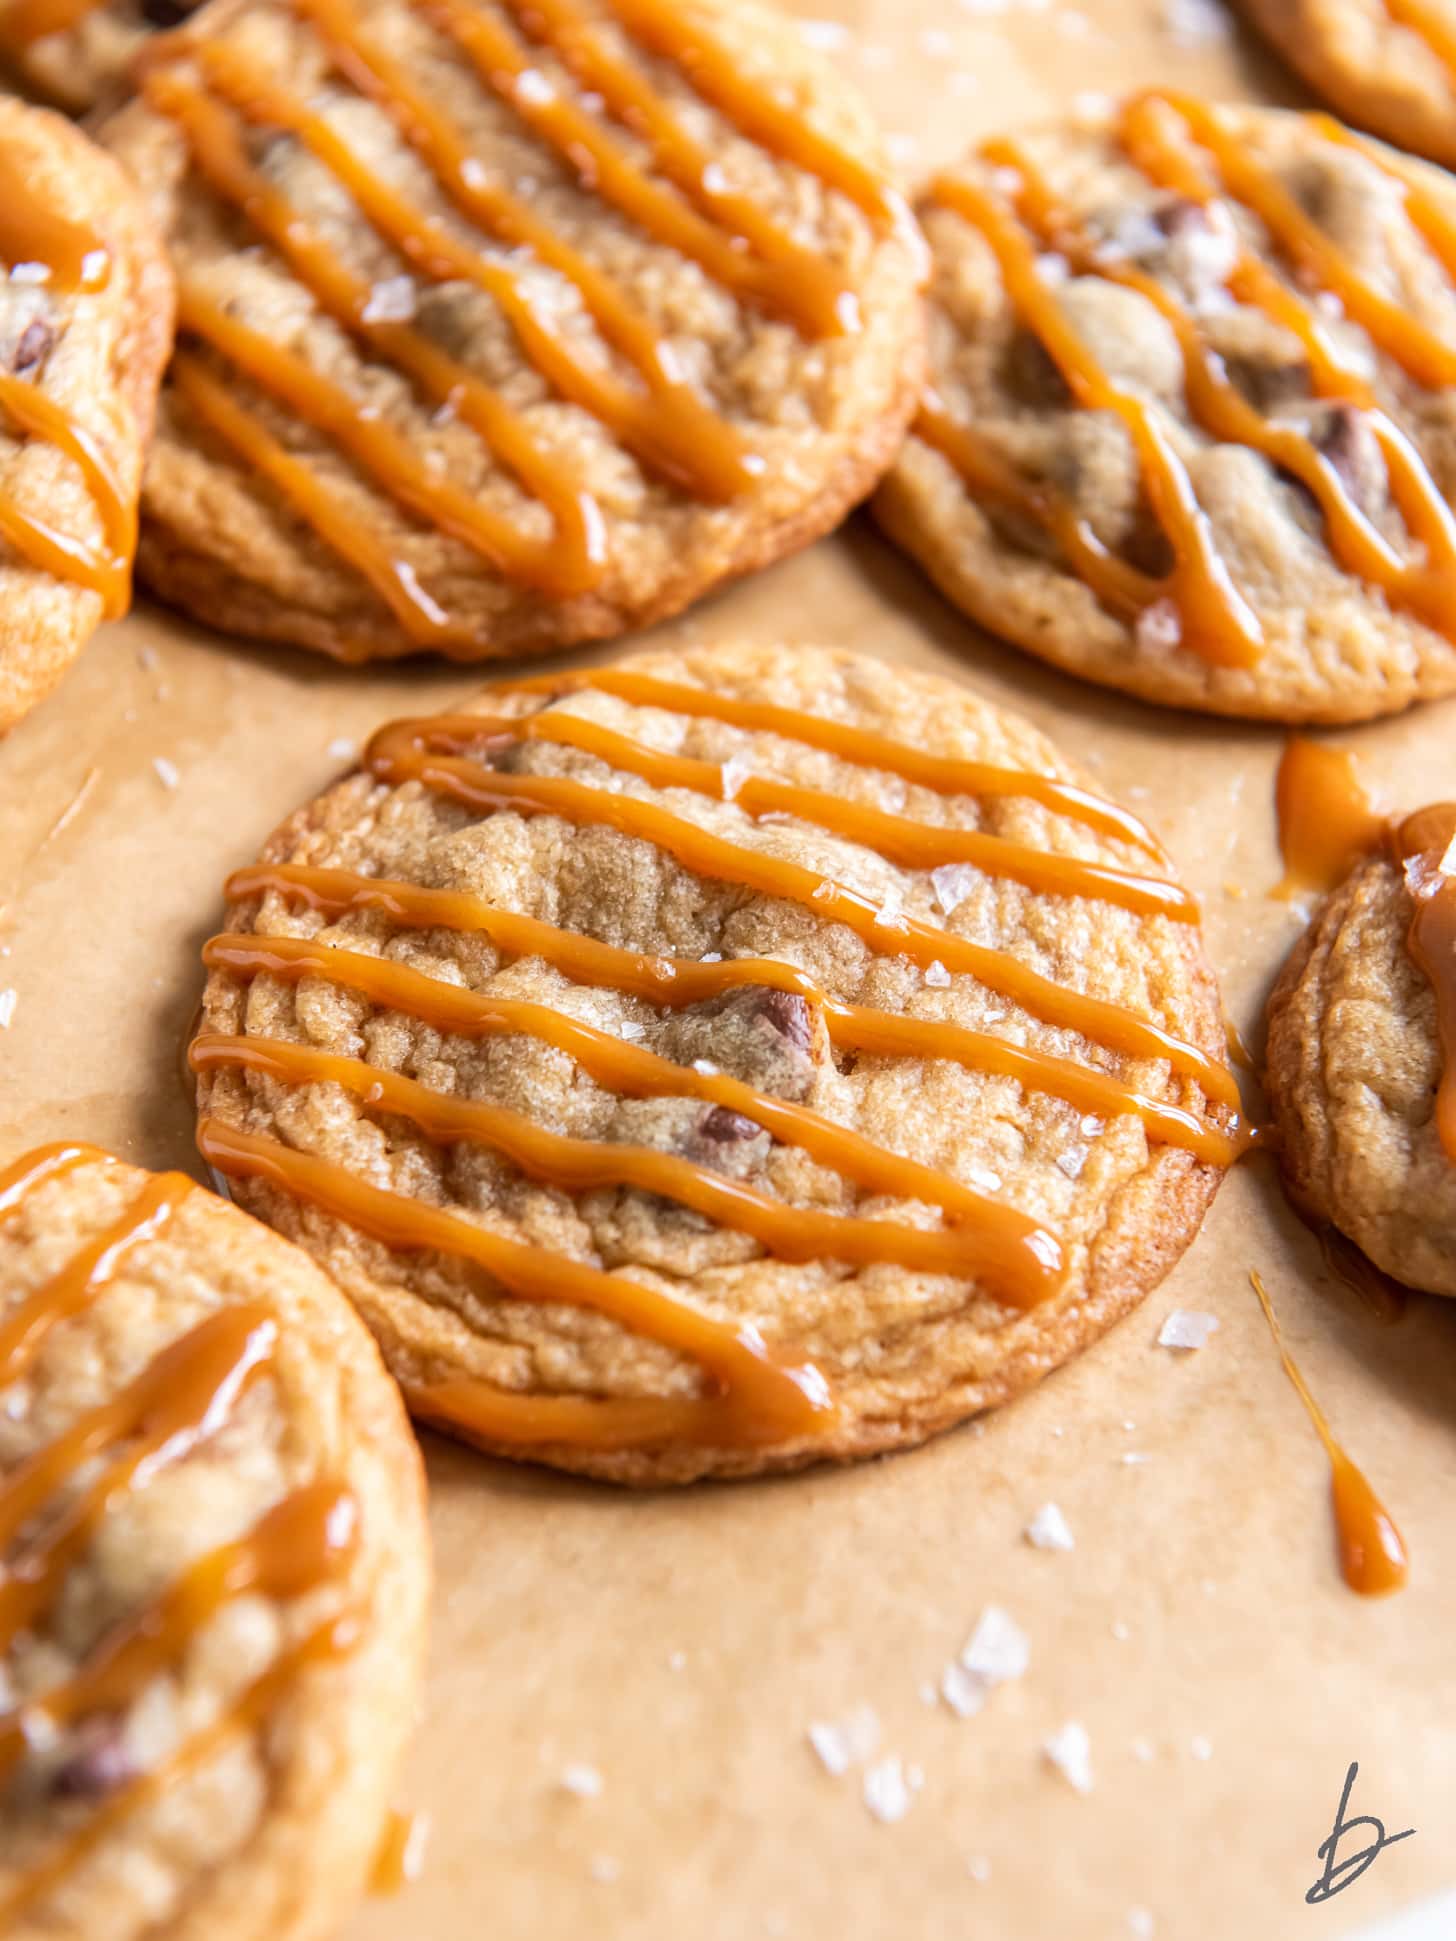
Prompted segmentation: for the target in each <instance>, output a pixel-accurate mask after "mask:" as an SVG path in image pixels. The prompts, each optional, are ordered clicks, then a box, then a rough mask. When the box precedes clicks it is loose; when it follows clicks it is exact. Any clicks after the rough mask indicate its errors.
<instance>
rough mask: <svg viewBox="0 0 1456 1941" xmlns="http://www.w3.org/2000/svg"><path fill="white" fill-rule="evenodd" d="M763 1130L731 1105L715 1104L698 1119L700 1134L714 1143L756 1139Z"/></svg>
mask: <svg viewBox="0 0 1456 1941" xmlns="http://www.w3.org/2000/svg"><path fill="white" fill-rule="evenodd" d="M762 1130H763V1128H762V1127H761V1126H757V1125H755V1124H754V1122H753V1120H752V1119H746V1118H745V1117H744V1116H743V1114H742V1113H741V1112H734V1111H733V1110H732V1109H731V1108H730V1107H729V1106H726V1105H715V1106H713V1107H711V1108H710V1110H708V1111H707V1112H705V1113H704V1114H703V1116H702V1118H701V1119H700V1120H699V1121H698V1136H699V1138H702V1139H707V1140H710V1141H711V1142H712V1143H713V1144H714V1145H721V1146H728V1145H734V1144H736V1143H737V1141H738V1140H740V1139H756V1138H757V1137H758V1135H759V1133H760V1132H761V1131H762Z"/></svg>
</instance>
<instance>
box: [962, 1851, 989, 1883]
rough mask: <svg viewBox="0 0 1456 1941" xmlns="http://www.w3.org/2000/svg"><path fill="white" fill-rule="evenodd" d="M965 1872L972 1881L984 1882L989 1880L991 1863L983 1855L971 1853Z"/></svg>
mask: <svg viewBox="0 0 1456 1941" xmlns="http://www.w3.org/2000/svg"><path fill="white" fill-rule="evenodd" d="M966 1872H967V1873H968V1874H969V1875H970V1877H971V1879H972V1880H975V1881H981V1882H983V1883H984V1882H985V1881H988V1880H989V1879H990V1878H991V1863H990V1861H989V1860H988V1859H987V1858H986V1856H985V1854H983V1853H973V1854H972V1855H971V1856H970V1858H969V1859H968V1860H967V1862H966Z"/></svg>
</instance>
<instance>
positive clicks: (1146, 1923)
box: [1127, 1907, 1154, 1941]
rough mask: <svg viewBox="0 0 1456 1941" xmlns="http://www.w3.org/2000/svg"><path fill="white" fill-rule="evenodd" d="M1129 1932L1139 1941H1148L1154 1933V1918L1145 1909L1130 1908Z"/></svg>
mask: <svg viewBox="0 0 1456 1941" xmlns="http://www.w3.org/2000/svg"><path fill="white" fill-rule="evenodd" d="M1127 1931H1128V1933H1129V1934H1133V1935H1136V1936H1137V1937H1138V1941H1148V1937H1149V1936H1150V1935H1151V1934H1152V1933H1153V1931H1154V1929H1153V1917H1152V1915H1151V1914H1149V1912H1148V1910H1147V1909H1146V1908H1145V1907H1130V1908H1129V1909H1128V1910H1127Z"/></svg>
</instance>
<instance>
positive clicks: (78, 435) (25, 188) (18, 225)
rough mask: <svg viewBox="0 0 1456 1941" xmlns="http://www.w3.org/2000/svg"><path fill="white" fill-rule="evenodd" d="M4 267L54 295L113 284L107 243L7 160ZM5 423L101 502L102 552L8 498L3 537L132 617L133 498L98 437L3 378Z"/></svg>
mask: <svg viewBox="0 0 1456 1941" xmlns="http://www.w3.org/2000/svg"><path fill="white" fill-rule="evenodd" d="M0 261H3V262H4V264H5V265H6V266H7V267H8V268H9V269H10V270H11V271H12V272H13V271H14V270H15V269H16V268H17V267H18V266H20V265H25V266H26V267H27V268H28V269H31V270H37V269H41V270H44V271H45V284H46V287H47V288H48V289H50V290H53V291H55V292H56V293H57V294H58V295H68V294H75V293H81V294H91V293H94V292H96V291H99V290H102V289H104V288H105V287H106V284H107V282H108V280H109V278H110V275H111V259H110V257H109V255H108V254H107V251H106V249H105V248H104V247H103V245H102V243H101V241H100V239H99V238H98V237H97V236H96V235H95V234H94V233H93V232H92V231H91V230H89V229H87V228H85V227H83V226H82V225H81V224H80V223H75V222H71V221H68V220H67V219H66V218H65V217H64V216H60V215H57V214H55V213H54V212H53V211H51V210H48V209H45V208H43V207H42V206H41V204H40V202H39V201H38V200H37V197H36V194H35V189H34V186H33V184H31V183H30V182H29V181H28V180H27V179H26V177H25V175H24V173H23V171H21V170H20V169H19V168H18V167H17V166H16V164H15V161H14V159H13V157H6V156H0ZM0 414H3V415H4V417H6V418H7V419H8V420H9V421H10V424H11V425H12V427H13V428H14V431H15V433H16V434H18V435H20V436H22V437H25V438H37V439H41V440H43V441H44V442H45V443H47V444H51V445H54V446H55V447H56V448H57V450H59V451H61V452H63V453H64V454H65V456H66V457H67V458H68V459H70V461H71V462H72V464H73V465H75V466H76V467H77V469H78V470H79V471H80V473H81V476H82V478H83V479H84V481H85V483H86V488H87V490H88V491H89V492H90V494H91V496H92V498H93V500H94V501H95V504H96V511H97V515H98V517H99V519H100V521H101V527H102V534H103V544H102V545H101V546H100V547H96V546H92V545H90V544H89V543H88V542H86V541H85V540H82V539H78V538H76V537H74V536H73V535H71V534H69V533H64V532H59V531H57V530H56V528H55V527H53V526H51V525H48V524H47V523H46V522H45V521H44V520H43V519H37V518H36V517H34V516H33V515H32V514H31V513H28V512H25V511H22V509H21V508H20V507H19V506H18V505H16V504H15V503H14V502H13V501H12V500H10V499H9V498H6V497H0V537H3V538H4V539H5V540H6V541H7V542H8V544H9V545H10V547H11V548H12V549H13V550H14V551H15V552H16V553H17V554H18V555H19V556H20V558H21V559H23V560H25V561H26V563H27V564H28V565H30V566H33V567H35V568H37V569H38V570H40V571H42V572H46V573H49V574H51V576H52V577H53V578H55V579H58V580H63V581H66V582H69V583H71V584H73V585H77V586H82V587H84V588H86V589H87V591H89V592H92V593H96V594H98V595H99V596H100V598H101V601H102V605H103V608H104V610H105V612H106V613H107V614H108V615H109V616H112V617H115V616H116V615H118V614H121V613H124V612H125V611H126V607H127V602H128V599H129V595H130V584H131V560H132V555H133V553H134V552H135V551H136V502H135V497H134V495H128V494H127V492H126V491H125V490H124V489H123V487H122V485H121V482H120V481H119V479H118V478H117V476H116V472H115V469H114V467H113V466H112V463H111V461H110V459H109V458H108V457H107V455H106V453H105V451H104V450H103V449H102V447H101V445H100V444H99V443H98V441H97V440H96V439H95V438H94V437H93V436H92V434H91V433H90V432H89V431H87V430H86V428H85V427H84V426H83V425H81V424H80V423H78V422H77V420H76V419H74V418H73V417H72V416H71V415H70V413H69V412H67V411H64V410H62V408H61V407H60V406H59V405H58V404H55V403H54V402H53V401H52V400H51V399H50V398H48V397H46V396H45V394H44V393H43V392H42V391H41V389H40V387H39V385H37V384H35V383H33V382H31V381H30V380H29V379H28V378H24V377H19V376H16V375H14V374H13V373H11V372H0Z"/></svg>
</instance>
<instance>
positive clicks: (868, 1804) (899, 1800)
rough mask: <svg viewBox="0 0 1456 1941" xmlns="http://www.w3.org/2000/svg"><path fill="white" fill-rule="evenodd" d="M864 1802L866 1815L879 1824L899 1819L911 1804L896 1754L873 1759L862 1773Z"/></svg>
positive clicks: (911, 1800)
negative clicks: (872, 1763) (866, 1770)
mask: <svg viewBox="0 0 1456 1941" xmlns="http://www.w3.org/2000/svg"><path fill="white" fill-rule="evenodd" d="M864 1803H865V1809H866V1811H867V1812H868V1813H869V1815H870V1818H871V1819H874V1820H878V1821H879V1823H880V1825H881V1826H893V1825H894V1824H895V1822H896V1821H897V1820H903V1819H904V1817H905V1815H906V1814H907V1813H908V1812H909V1811H910V1808H911V1807H912V1806H913V1805H914V1803H915V1795H914V1793H913V1792H912V1790H911V1787H910V1783H909V1781H908V1779H907V1778H906V1775H905V1770H904V1768H903V1767H902V1766H901V1764H900V1757H899V1754H898V1753H894V1752H892V1753H890V1754H889V1756H888V1757H887V1758H884V1759H879V1760H876V1762H875V1764H874V1765H873V1766H871V1767H870V1768H869V1770H868V1772H866V1774H865V1776H864Z"/></svg>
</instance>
